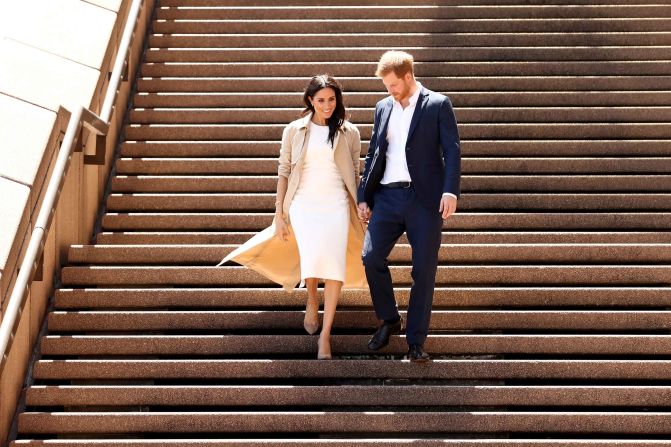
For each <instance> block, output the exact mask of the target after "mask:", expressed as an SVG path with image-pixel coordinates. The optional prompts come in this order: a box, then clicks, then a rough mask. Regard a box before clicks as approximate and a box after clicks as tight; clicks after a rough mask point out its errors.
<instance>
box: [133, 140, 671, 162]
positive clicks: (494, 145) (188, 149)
mask: <svg viewBox="0 0 671 447" xmlns="http://www.w3.org/2000/svg"><path fill="white" fill-rule="evenodd" d="M361 146H362V147H361V150H362V155H365V154H366V153H367V152H368V141H365V140H364V141H363V142H362V144H361ZM279 148H280V141H279V140H277V141H211V142H197V141H179V142H165V141H164V142H157V141H154V142H137V141H136V142H124V143H122V144H121V156H122V157H127V158H128V157H187V158H189V157H206V158H212V157H275V160H277V158H276V157H277V156H278V154H279ZM669 151H671V140H668V139H666V140H633V139H629V140H584V139H583V140H515V141H506V140H471V141H463V140H462V141H461V153H462V155H463V156H464V157H466V158H468V157H476V156H483V157H547V156H550V157H571V156H573V157H598V156H606V157H614V156H620V157H646V156H647V157H655V156H657V157H665V156H666V155H667V154H668V153H669Z"/></svg>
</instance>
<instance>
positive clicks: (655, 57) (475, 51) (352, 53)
mask: <svg viewBox="0 0 671 447" xmlns="http://www.w3.org/2000/svg"><path fill="white" fill-rule="evenodd" d="M381 42H385V43H386V41H385V39H384V38H380V39H379V40H378V43H377V44H376V45H375V46H376V47H377V46H380V45H382V44H381ZM430 46H433V47H435V45H430ZM399 48H400V49H408V51H412V55H413V57H414V58H415V60H417V61H420V62H432V61H433V62H441V61H445V60H448V61H452V62H460V61H478V62H487V61H576V62H579V61H586V60H593V61H646V60H647V61H661V60H668V59H670V57H669V53H670V52H671V49H669V48H666V47H660V48H657V47H646V46H637V47H636V46H619V47H604V48H593V47H592V48H590V47H588V48H571V47H566V48H562V47H536V48H528V49H519V48H506V49H505V50H501V49H500V48H497V47H486V48H482V47H440V48H438V47H437V48H424V47H419V48H416V47H408V46H406V45H403V47H399ZM383 53H384V50H379V49H368V48H365V47H364V48H362V47H359V46H358V45H354V46H353V47H350V48H324V47H322V48H320V49H319V50H318V51H316V50H314V49H310V50H306V49H302V48H287V49H286V51H277V50H271V49H268V48H255V49H247V48H239V49H217V48H212V49H205V50H199V49H188V48H186V49H179V48H177V49H166V48H150V49H149V50H148V51H147V53H146V58H145V62H182V63H184V62H322V61H331V62H371V61H376V60H379V59H380V56H382V54H383ZM349 84H350V83H348V85H349ZM592 85H593V84H592ZM639 85H640V84H639ZM593 86H594V85H593ZM451 88H454V87H451ZM567 88H569V89H570V87H567ZM351 89H352V88H351V87H349V88H348V90H351ZM581 90H591V89H589V88H583V89H581ZM600 90H601V89H600ZM604 90H608V89H604ZM611 90H613V89H611ZM643 90H645V89H643ZM140 91H142V89H140Z"/></svg>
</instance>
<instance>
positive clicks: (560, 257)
mask: <svg viewBox="0 0 671 447" xmlns="http://www.w3.org/2000/svg"><path fill="white" fill-rule="evenodd" d="M234 248H236V246H235V245H228V246H210V247H208V246H205V247H202V246H196V247H189V246H182V247H173V248H170V247H149V248H133V247H100V246H97V247H96V246H87V247H81V248H79V247H71V248H70V251H69V254H68V262H69V263H71V264H77V263H86V264H125V265H129V264H131V265H132V264H137V265H141V264H163V265H170V264H184V265H194V264H195V265H202V264H210V265H211V264H213V263H214V264H216V263H218V262H219V261H220V260H221V259H222V258H223V257H224V256H226V255H227V254H228V253H230V252H231V251H232V250H233V249H234ZM438 258H439V262H440V263H441V264H459V263H475V264H489V263H502V264H506V263H509V262H514V263H516V264H521V263H556V264H563V263H567V264H586V263H592V264H612V263H615V264H617V263H622V264H625V263H626V264H630V263H631V264H633V263H642V264H643V263H645V264H647V263H671V244H665V245H651V246H649V245H634V244H626V245H624V246H616V245H605V244H604V245H601V244H599V245H592V246H590V245H570V244H567V245H563V244H562V245H529V246H523V245H522V246H514V245H508V246H500V245H499V246H497V245H470V244H468V245H443V246H441V248H440V249H439V251H438ZM389 260H390V261H391V262H394V263H397V262H399V263H400V262H402V263H410V262H411V261H412V250H411V249H410V246H409V245H397V246H396V247H395V248H394V249H393V250H392V252H391V254H390V256H389Z"/></svg>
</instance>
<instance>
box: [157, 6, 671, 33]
mask: <svg viewBox="0 0 671 447" xmlns="http://www.w3.org/2000/svg"><path fill="white" fill-rule="evenodd" d="M358 3H360V4H359V5H357V6H341V5H342V2H339V3H338V6H326V5H319V6H313V7H311V8H301V9H299V10H298V11H297V10H296V8H291V7H270V8H269V7H265V8H264V7H260V8H258V7H257V8H236V7H220V6H212V7H202V6H199V7H191V6H192V5H189V6H184V4H183V3H182V4H181V5H179V6H180V7H179V8H173V7H170V6H167V5H161V7H159V8H158V9H157V10H156V18H157V19H158V20H165V19H180V20H184V19H191V20H193V19H207V20H215V19H229V20H230V19H244V20H269V19H270V20H272V19H296V16H297V15H299V16H300V17H301V18H303V19H307V18H309V19H336V20H338V19H378V20H380V19H386V20H389V19H420V18H421V19H487V18H494V19H505V20H507V19H513V18H525V19H532V18H536V19H537V18H561V19H572V18H578V19H580V18H592V17H594V18H612V19H614V18H626V19H628V20H632V19H634V18H647V17H651V18H660V17H664V18H668V17H670V16H671V13H670V12H669V9H668V8H666V7H665V6H664V5H659V4H657V5H655V4H648V5H637V6H625V5H622V4H620V5H617V6H616V5H561V6H559V5H556V4H553V5H543V6H541V5H519V2H518V4H517V5H497V6H495V7H492V6H491V5H472V6H465V5H463V3H462V4H459V5H458V6H452V5H445V4H444V3H439V4H436V3H433V4H430V5H416V6H414V7H413V8H408V7H407V6H406V5H404V4H400V5H399V4H398V2H397V4H395V5H393V6H377V5H375V6H372V5H370V4H365V3H364V4H361V2H358ZM193 6H195V5H193ZM273 6H275V5H273ZM277 6H282V5H277ZM390 28H393V27H390Z"/></svg>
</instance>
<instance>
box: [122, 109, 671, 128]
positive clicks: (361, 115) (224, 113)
mask: <svg viewBox="0 0 671 447" xmlns="http://www.w3.org/2000/svg"><path fill="white" fill-rule="evenodd" d="M287 105H294V104H287ZM302 110H303V108H302V107H301V108H295V109H289V108H286V109H279V110H278V109H223V110H221V109H220V110H215V109H200V110H179V109H169V110H143V109H138V110H132V111H131V112H130V122H131V123H134V124H191V123H195V124H228V123H232V124H236V123H237V124H257V125H258V124H266V123H267V124H281V123H289V122H291V121H293V120H294V119H296V117H297V116H300V114H301V111H302ZM348 113H349V115H350V118H349V119H350V120H351V121H352V122H354V123H370V122H372V121H373V116H374V108H357V109H349V111H348ZM455 115H456V118H457V122H458V123H460V124H461V125H462V127H463V125H465V124H469V123H511V124H517V123H547V122H548V119H549V118H551V119H552V122H553V123H583V122H585V123H595V122H598V123H599V124H601V123H643V122H653V123H659V122H668V121H671V107H662V108H657V107H645V108H631V109H627V108H608V109H603V108H515V109H508V108H485V109H483V108H477V109H471V108H467V109H463V108H457V109H456V110H455Z"/></svg>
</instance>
